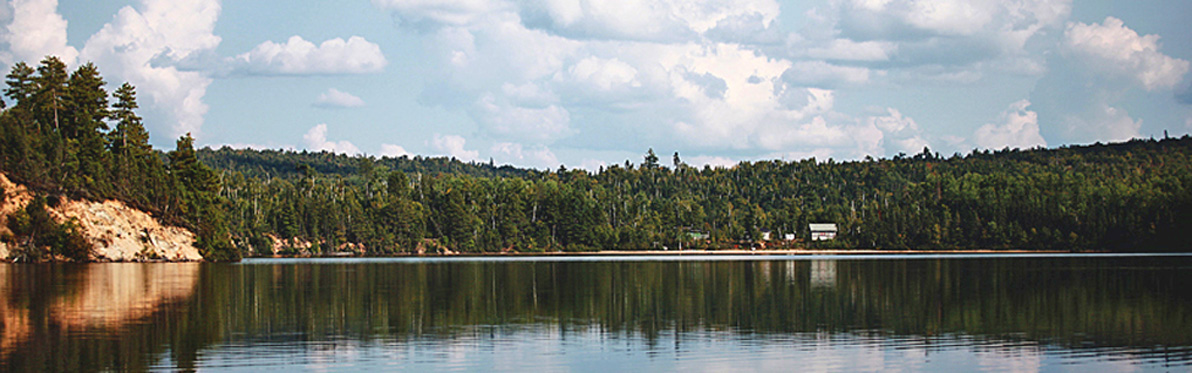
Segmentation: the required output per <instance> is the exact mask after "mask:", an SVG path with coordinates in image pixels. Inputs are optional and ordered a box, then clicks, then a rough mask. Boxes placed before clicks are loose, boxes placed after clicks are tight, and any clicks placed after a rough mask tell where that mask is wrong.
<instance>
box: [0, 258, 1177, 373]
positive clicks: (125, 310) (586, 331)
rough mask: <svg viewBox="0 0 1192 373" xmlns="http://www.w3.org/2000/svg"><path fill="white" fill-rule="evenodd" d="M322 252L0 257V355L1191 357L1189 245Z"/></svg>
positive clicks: (37, 363)
mask: <svg viewBox="0 0 1192 373" xmlns="http://www.w3.org/2000/svg"><path fill="white" fill-rule="evenodd" d="M316 263H317V262H316ZM316 263H311V262H301V263H285V262H281V263H269V264H241V265H227V264H95V265H4V266H0V279H2V280H3V281H2V282H0V299H2V300H3V302H0V313H2V314H3V322H4V323H3V325H0V328H2V329H0V370H14V371H51V370H53V371H62V370H71V371H80V370H83V371H88V370H110V369H118V370H142V369H148V368H151V367H153V366H154V364H159V363H160V362H161V361H162V360H163V359H165V360H168V361H169V362H170V364H171V367H175V368H182V369H188V368H194V367H196V366H201V365H203V361H201V360H202V356H203V354H204V351H207V352H210V351H218V350H219V349H220V348H225V347H227V346H247V347H251V346H300V345H305V344H310V343H315V342H327V341H332V342H334V341H356V342H363V343H369V342H377V343H389V344H392V343H399V344H401V343H404V344H408V345H411V346H413V345H418V346H428V348H431V349H436V348H438V349H442V348H446V347H447V346H453V345H454V343H455V342H453V341H456V342H458V341H468V343H473V342H475V343H481V342H476V341H485V340H490V341H491V340H493V339H499V338H503V337H508V336H515V337H518V336H520V337H533V338H538V339H543V340H560V339H566V338H568V336H569V335H571V336H581V338H580V339H581V340H582V336H583V335H591V333H597V334H596V335H599V336H601V337H600V340H597V341H588V343H603V344H608V345H616V344H617V343H619V342H618V341H620V340H622V339H640V340H641V341H642V342H643V344H644V345H645V346H647V347H648V348H649V349H657V348H661V347H663V346H660V343H663V342H666V343H673V344H674V345H675V349H676V350H678V349H679V345H680V344H682V343H690V342H693V340H692V339H696V338H713V337H714V338H729V339H733V340H738V341H753V342H756V343H768V342H773V343H787V344H791V345H792V346H793V347H794V348H823V347H824V346H825V345H827V346H831V345H833V344H839V343H862V342H863V343H870V344H871V345H873V346H885V345H890V344H895V345H898V344H901V345H906V346H918V347H917V348H919V349H921V350H925V351H931V349H932V348H948V347H944V346H938V347H932V341H933V340H934V339H935V338H948V339H950V340H952V341H953V342H955V341H960V342H955V343H960V344H967V345H969V346H986V347H988V346H1010V347H1013V346H1023V345H1031V346H1039V345H1043V346H1055V348H1058V349H1062V350H1063V351H1065V352H1064V353H1068V354H1072V355H1078V354H1081V353H1085V354H1087V355H1090V356H1100V355H1107V354H1118V355H1121V356H1120V357H1122V358H1127V359H1128V358H1130V357H1131V356H1141V357H1142V358H1147V357H1148V356H1151V355H1153V354H1163V356H1164V358H1165V359H1169V360H1174V361H1176V362H1182V363H1183V364H1187V362H1188V361H1189V360H1190V359H1192V354H1190V353H1189V352H1188V351H1189V346H1192V311H1190V310H1192V307H1190V306H1192V295H1190V294H1189V293H1190V292H1187V291H1186V289H1189V288H1192V287H1189V286H1190V285H1192V274H1189V271H1187V270H1188V269H1189V268H1190V267H1192V260H1190V258H1188V257H1141V258H1046V259H1041V258H1033V259H913V260H812V261H781V260H774V261H770V260H763V261H616V262H612V261H609V262H600V261H596V262H502V261H481V262H469V261H463V262H407V261H400V260H373V261H367V260H366V261H360V262H342V261H341V262H334V263H330V264H316ZM858 341H860V342H858ZM865 341H869V342H865ZM966 341H967V342H966ZM694 342H698V341H694ZM626 343H628V342H626ZM331 345H332V348H331V349H330V350H328V351H327V352H325V353H331V354H335V353H337V352H336V350H335V349H334V348H333V347H334V346H335V343H332V344H331ZM817 346H819V347H817ZM973 350H974V352H973V356H972V358H978V359H979V358H981V357H982V356H984V357H985V358H986V359H990V355H989V350H988V349H987V348H977V347H974V348H973ZM277 351H288V350H285V349H281V350H277ZM277 351H274V352H277ZM610 351H614V352H611V353H613V354H615V353H616V352H615V351H618V350H617V349H616V348H612V349H611V350H610ZM858 351H861V350H858ZM1030 351H1035V353H1038V352H1039V349H1034V350H1030ZM1172 351H1175V352H1174V353H1173V352H1172ZM291 352H292V351H291ZM262 353H264V352H262ZM858 353H860V352H858ZM1148 354H1150V355H1148ZM1020 355H1021V354H1020ZM403 356H404V357H403ZM433 356H437V355H432V357H433ZM1023 356H1027V357H1029V356H1030V354H1029V353H1027V354H1026V355H1021V356H1019V357H1023ZM1151 357H1153V356H1151ZM390 358H391V359H399V360H400V359H405V358H409V356H405V355H399V356H397V357H390ZM1028 360H1030V359H1028ZM399 363H400V362H399ZM878 368H881V367H880V366H879V367H878Z"/></svg>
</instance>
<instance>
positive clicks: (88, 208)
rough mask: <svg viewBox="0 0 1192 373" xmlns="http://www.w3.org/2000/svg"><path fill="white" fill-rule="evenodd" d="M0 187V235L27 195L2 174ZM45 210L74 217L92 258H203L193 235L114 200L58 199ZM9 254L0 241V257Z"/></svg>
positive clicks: (59, 217)
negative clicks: (0, 195)
mask: <svg viewBox="0 0 1192 373" xmlns="http://www.w3.org/2000/svg"><path fill="white" fill-rule="evenodd" d="M0 187H2V188H3V190H4V199H3V203H0V234H4V233H11V232H9V230H8V224H7V220H8V216H9V215H11V214H12V213H14V212H16V211H18V210H20V209H23V208H24V207H25V205H27V204H28V203H29V201H30V200H32V199H33V195H32V193H30V192H29V191H28V189H26V188H25V187H24V186H21V185H18V184H15V183H13V182H11V181H9V179H8V177H7V176H6V175H4V174H0ZM47 209H48V210H49V212H50V215H51V216H53V217H54V219H55V220H57V221H59V222H65V221H69V220H70V219H72V218H73V219H75V222H76V223H77V224H78V225H79V227H80V228H82V229H81V231H82V234H83V237H84V238H86V239H87V242H90V243H91V246H92V247H93V248H94V252H93V254H92V259H94V260H97V261H141V260H170V261H198V260H202V259H203V257H202V255H200V254H199V250H198V249H197V248H195V247H194V234H193V233H191V232H190V231H188V230H186V229H183V228H179V227H172V226H166V225H162V224H161V223H159V222H158V221H157V219H154V218H153V216H151V215H149V214H147V213H145V212H144V211H140V210H137V209H134V208H132V207H129V206H128V205H126V204H124V203H123V202H120V201H116V200H107V201H103V202H95V201H85V200H64V201H63V203H61V204H59V205H58V206H56V207H52V208H47ZM9 252H10V248H9V247H8V244H6V243H3V242H0V259H6V258H8V257H9Z"/></svg>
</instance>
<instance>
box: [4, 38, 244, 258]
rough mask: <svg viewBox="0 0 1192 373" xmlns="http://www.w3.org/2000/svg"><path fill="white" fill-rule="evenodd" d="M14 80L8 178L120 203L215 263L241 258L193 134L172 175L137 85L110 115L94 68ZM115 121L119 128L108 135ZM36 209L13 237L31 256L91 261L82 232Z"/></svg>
mask: <svg viewBox="0 0 1192 373" xmlns="http://www.w3.org/2000/svg"><path fill="white" fill-rule="evenodd" d="M6 82H7V83H8V88H6V89H5V90H4V95H5V97H8V98H9V99H10V100H13V101H15V102H16V104H15V105H14V106H13V107H12V108H8V109H6V110H4V112H3V113H2V114H0V145H3V146H2V147H0V171H3V172H5V173H7V174H8V175H9V177H10V178H11V179H13V180H15V181H18V182H21V183H24V184H26V185H28V186H29V187H30V188H31V189H33V190H35V191H43V192H52V193H53V194H54V195H69V196H72V197H75V198H91V199H106V198H114V199H119V200H122V201H124V202H126V203H128V204H130V205H132V206H134V207H137V208H141V209H144V210H147V211H149V212H150V213H153V214H154V215H156V216H158V217H160V218H162V219H164V220H165V222H166V223H170V224H175V225H180V226H185V227H187V228H190V229H192V230H194V231H195V233H196V235H197V239H196V242H195V245H196V246H197V247H199V248H200V250H201V251H202V252H203V254H204V256H205V257H206V258H208V259H209V260H237V259H239V257H240V253H239V249H238V248H237V247H236V246H235V245H233V243H232V236H231V234H230V232H229V230H228V226H227V220H226V218H224V216H223V211H224V210H225V208H226V207H225V205H226V204H227V203H228V202H227V200H226V198H225V197H223V196H221V195H220V194H219V191H220V180H219V174H218V173H216V172H214V171H213V170H211V169H210V168H208V167H206V166H204V165H203V164H202V163H201V162H200V161H199V160H198V158H197V157H196V155H195V150H194V147H193V143H194V139H193V138H191V137H190V136H189V135H187V136H184V137H183V138H181V139H179V140H178V148H177V149H176V150H175V151H172V152H170V153H169V155H168V159H169V161H170V163H169V165H168V167H167V165H166V164H164V163H163V162H162V159H163V157H162V155H161V153H160V152H157V151H155V150H153V148H152V147H151V146H150V145H149V134H148V132H147V131H145V128H144V126H143V124H142V123H141V118H140V117H139V116H137V114H136V112H135V110H136V109H137V107H138V105H137V101H136V89H135V88H134V87H133V86H132V85H130V84H128V83H124V84H123V85H121V86H120V88H119V89H117V90H116V92H115V94H114V96H113V97H114V98H115V101H116V102H115V103H111V104H110V107H109V101H108V94H107V92H106V91H105V90H104V88H103V87H104V86H105V85H106V82H104V80H103V78H102V77H101V76H100V73H99V69H98V68H97V67H96V66H95V65H94V64H91V63H86V64H83V65H82V66H80V67H79V68H78V69H76V70H75V71H74V72H73V73H71V74H69V75H68V74H67V73H66V65H65V64H64V63H62V61H61V60H59V59H58V58H56V57H46V58H45V59H44V60H42V61H41V63H40V64H39V65H38V66H37V68H36V69H34V68H32V67H30V66H28V65H26V64H25V63H23V62H19V63H16V64H14V65H13V68H12V70H11V71H10V72H9V74H8V76H7V79H6ZM108 119H111V120H113V121H114V122H115V125H116V126H115V128H113V129H109V128H108V123H107V120H108ZM38 206H41V207H38ZM38 206H33V207H34V209H33V210H29V211H27V212H24V213H23V214H24V217H22V218H21V219H24V220H21V222H23V223H21V224H23V225H19V226H18V227H17V228H19V229H14V230H13V231H14V237H13V239H14V240H19V241H22V246H23V247H25V248H26V249H25V250H24V251H23V252H25V253H26V254H28V255H29V257H30V258H32V259H40V258H42V257H43V255H41V254H42V253H41V252H40V251H38V250H40V249H41V248H43V247H49V248H50V249H51V251H52V252H53V253H54V254H58V255H62V256H65V257H68V258H72V259H75V260H85V259H86V258H87V257H89V255H90V253H89V251H90V248H89V247H85V246H86V243H85V242H84V241H83V240H82V238H81V236H79V235H78V234H77V228H76V227H74V226H73V225H72V224H69V223H68V224H66V225H62V227H65V228H61V229H59V228H57V227H56V226H53V225H50V223H49V221H48V220H44V219H42V218H43V217H45V218H46V219H48V215H46V216H43V215H44V214H42V212H43V210H44V206H42V205H38ZM39 208H40V209H42V210H38V209H39ZM46 232H49V233H46ZM55 232H56V233H55Z"/></svg>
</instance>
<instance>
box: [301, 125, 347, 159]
mask: <svg viewBox="0 0 1192 373" xmlns="http://www.w3.org/2000/svg"><path fill="white" fill-rule="evenodd" d="M302 139H304V140H306V147H307V149H310V150H314V151H328V152H332V153H342V154H348V155H356V154H361V153H360V148H357V147H356V145H353V144H352V143H351V142H349V141H347V140H342V141H329V140H327V124H326V123H321V124H319V125H317V126H314V127H311V128H310V130H309V131H306V134H305V135H302Z"/></svg>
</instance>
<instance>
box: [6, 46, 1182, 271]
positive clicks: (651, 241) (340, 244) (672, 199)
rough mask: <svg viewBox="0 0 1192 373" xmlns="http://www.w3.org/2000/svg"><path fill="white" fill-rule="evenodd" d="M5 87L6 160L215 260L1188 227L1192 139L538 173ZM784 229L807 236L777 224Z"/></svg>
mask: <svg viewBox="0 0 1192 373" xmlns="http://www.w3.org/2000/svg"><path fill="white" fill-rule="evenodd" d="M7 84H8V88H6V89H5V90H4V94H5V97H7V98H8V99H9V101H10V102H13V103H15V104H14V105H13V106H12V107H8V108H6V109H5V110H4V112H3V114H2V115H0V141H2V143H3V146H4V149H3V151H0V167H2V168H3V171H4V172H5V173H7V174H8V175H9V176H10V177H11V178H14V179H16V180H19V181H20V182H23V183H25V184H26V185H30V186H31V187H32V188H35V189H36V190H39V191H42V192H43V193H44V194H45V195H47V196H55V195H69V196H73V197H78V198H89V199H104V198H115V199H119V200H122V201H125V202H127V203H130V204H132V205H134V206H137V207H139V208H142V209H145V210H147V211H150V212H151V213H153V214H154V215H155V216H158V217H160V218H162V219H163V220H165V221H166V222H169V223H171V224H177V225H182V226H185V227H188V228H191V229H194V230H195V231H196V233H197V236H198V244H199V247H200V248H201V249H202V250H203V251H204V255H205V256H207V257H208V258H211V259H213V260H234V259H236V258H239V257H240V256H241V255H272V254H273V249H274V247H275V246H277V247H280V248H281V254H290V255H323V254H331V253H349V254H355V255H395V254H408V253H434V252H445V251H452V252H503V251H518V252H542V251H580V252H582V251H593V250H662V249H671V250H674V249H678V248H684V249H687V248H692V249H713V250H715V249H726V248H752V247H761V246H764V247H768V248H773V247H780V248H787V247H790V248H811V249H816V248H844V249H847V248H873V249H920V250H932V249H993V250H997V249H1027V250H1065V251H1067V250H1073V251H1187V250H1188V245H1187V244H1185V243H1184V240H1183V239H1182V237H1181V236H1179V235H1178V234H1179V233H1180V232H1181V231H1183V230H1187V228H1190V227H1192V224H1190V223H1189V222H1192V190H1190V189H1189V188H1190V186H1192V138H1190V137H1188V136H1184V137H1181V138H1163V139H1159V140H1155V139H1149V140H1144V139H1135V140H1131V141H1128V142H1124V143H1117V144H1100V143H1098V144H1093V145H1084V146H1067V147H1061V148H1056V149H1042V148H1038V149H1028V150H1019V149H1008V148H1007V149H1002V150H997V151H989V150H981V151H978V150H974V151H972V152H971V153H969V154H965V155H962V154H953V155H951V156H947V157H945V156H941V155H940V154H938V153H933V152H932V151H931V150H930V149H926V148H925V149H923V151H922V152H921V153H919V154H914V155H906V154H899V155H897V156H894V157H892V158H889V159H873V158H870V157H866V158H865V159H863V160H856V161H837V160H833V159H827V160H817V159H814V158H812V159H805V160H800V161H792V162H786V161H778V160H773V161H755V162H741V163H738V164H737V165H735V166H733V167H727V168H712V167H707V166H705V167H702V168H699V167H693V166H691V165H688V164H686V163H685V162H683V160H682V158H681V157H680V154H679V153H677V152H676V153H674V154H673V155H672V156H671V157H670V158H671V160H670V162H664V161H662V160H661V159H660V158H659V156H658V155H657V154H655V153H654V151H653V150H652V149H650V150H647V151H646V152H645V155H644V156H643V157H642V160H641V161H640V162H639V163H634V162H631V161H629V160H626V161H625V162H624V163H623V164H614V165H611V166H609V167H603V168H601V169H599V170H596V171H586V170H581V169H567V168H565V167H563V166H560V167H559V169H557V170H554V171H538V170H528V169H518V168H515V167H512V166H499V167H498V166H496V165H494V164H493V163H492V162H491V161H490V162H489V163H477V162H473V163H465V162H460V161H459V160H455V159H449V158H443V157H421V156H419V157H413V158H411V157H401V158H392V157H380V158H378V157H374V156H366V155H342V154H333V153H328V152H308V151H301V152H295V151H280V150H252V149H231V148H226V147H225V148H221V149H218V150H213V149H198V150H196V149H194V140H193V139H192V138H190V136H189V135H187V136H183V137H182V138H180V139H178V141H177V147H176V148H175V149H174V150H171V151H168V152H162V151H158V150H154V149H153V148H152V147H150V146H149V145H148V141H147V139H148V134H147V132H146V131H145V128H144V126H143V124H142V123H141V118H140V117H139V116H137V114H136V109H137V104H136V94H135V88H134V87H132V86H131V85H129V84H127V83H126V84H123V85H121V86H120V87H119V88H118V89H117V90H116V92H115V93H114V94H113V95H111V96H110V97H109V95H108V94H107V93H106V92H105V90H104V87H105V85H106V83H105V82H104V81H103V79H102V78H101V77H100V74H99V72H98V69H97V68H96V67H95V66H94V65H92V64H86V65H83V66H81V67H79V68H78V69H77V70H76V71H74V72H73V73H71V74H69V75H67V73H66V69H65V66H63V65H62V63H61V61H58V60H57V59H56V58H54V57H47V58H46V59H45V60H43V61H42V62H41V63H40V64H39V66H38V67H37V68H36V69H34V68H32V67H30V66H27V65H25V64H24V63H18V64H17V65H16V66H15V67H14V68H13V69H12V72H11V73H10V74H8V76H7ZM51 199H52V198H51ZM47 201H48V202H52V201H49V199H47ZM27 210H28V209H27ZM30 215H31V214H30ZM16 220H21V219H16ZM30 220H31V219H24V221H30ZM809 223H835V224H837V226H838V227H839V235H838V236H837V239H836V240H833V241H826V242H824V241H821V242H810V241H809V236H810V232H809V231H808V224H809ZM26 225H30V224H26ZM18 228H22V229H23V230H18V229H13V231H14V232H25V231H29V230H31V229H32V228H30V227H18ZM67 228H69V227H67ZM67 230H69V229H67ZM763 232H769V233H770V235H769V236H770V237H772V238H775V239H773V240H770V241H766V240H763V237H764V235H763ZM787 234H793V235H794V237H795V239H794V240H789V241H788V240H779V239H776V238H784V237H786V235H787ZM18 235H19V233H18ZM67 236H68V235H67ZM69 241H70V240H65V239H63V240H58V241H54V242H57V243H52V244H54V245H60V246H69V245H66V244H63V243H62V242H69ZM47 245H49V244H47ZM50 246H52V245H50Z"/></svg>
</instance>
